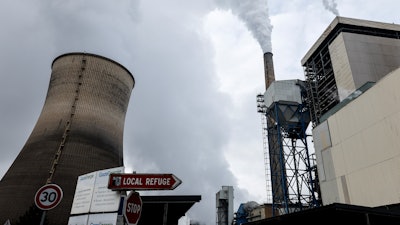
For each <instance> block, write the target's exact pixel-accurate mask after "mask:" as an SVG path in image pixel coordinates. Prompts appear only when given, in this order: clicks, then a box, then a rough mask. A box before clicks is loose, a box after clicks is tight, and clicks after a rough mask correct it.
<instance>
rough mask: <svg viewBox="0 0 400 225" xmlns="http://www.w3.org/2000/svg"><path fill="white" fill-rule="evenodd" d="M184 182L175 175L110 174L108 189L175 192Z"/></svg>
mask: <svg viewBox="0 0 400 225" xmlns="http://www.w3.org/2000/svg"><path fill="white" fill-rule="evenodd" d="M181 183H182V181H181V180H180V179H179V178H177V177H176V176H175V175H173V174H147V173H141V174H137V173H133V174H126V173H125V174H122V173H114V174H110V176H109V180H108V189H111V190H114V191H116V190H173V189H175V188H176V187H177V186H178V185H180V184H181Z"/></svg>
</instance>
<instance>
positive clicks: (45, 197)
mask: <svg viewBox="0 0 400 225" xmlns="http://www.w3.org/2000/svg"><path fill="white" fill-rule="evenodd" d="M62 197H63V191H62V189H61V188H60V186H58V185H56V184H46V185H44V186H42V187H41V188H39V190H38V191H37V192H36V194H35V204H36V206H37V207H38V208H39V209H41V210H50V209H53V208H54V207H56V206H57V205H58V204H59V203H60V202H61V199H62Z"/></svg>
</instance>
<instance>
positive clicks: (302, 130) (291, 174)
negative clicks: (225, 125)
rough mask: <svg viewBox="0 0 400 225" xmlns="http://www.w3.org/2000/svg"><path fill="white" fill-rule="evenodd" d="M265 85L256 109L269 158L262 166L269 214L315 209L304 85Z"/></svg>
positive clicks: (315, 183) (294, 82)
mask: <svg viewBox="0 0 400 225" xmlns="http://www.w3.org/2000/svg"><path fill="white" fill-rule="evenodd" d="M264 60H265V56H264ZM269 60H272V59H269ZM264 64H266V63H264ZM269 70H271V69H269ZM266 73H267V71H266ZM266 77H269V76H268V75H266ZM268 83H269V85H268V86H267V87H266V89H267V90H266V92H265V94H264V95H262V94H259V95H257V108H258V112H259V113H262V116H263V117H265V121H266V124H264V127H263V129H265V130H266V132H265V134H266V137H264V138H265V139H267V141H266V143H267V145H265V149H264V150H265V152H266V153H265V154H264V155H265V157H268V159H266V160H265V162H266V165H265V166H266V168H268V169H269V179H270V180H267V187H269V185H268V183H270V187H271V192H272V207H273V210H272V212H273V214H275V213H279V214H286V213H291V212H295V211H301V210H303V209H306V208H312V207H317V206H319V205H320V200H319V198H320V195H319V194H318V193H319V188H318V179H317V170H316V166H315V162H314V160H313V159H312V158H311V155H310V151H309V148H308V141H309V140H308V138H310V136H309V135H307V134H306V130H307V127H308V124H309V123H310V113H309V109H308V106H307V105H306V104H305V102H306V101H305V98H306V96H307V95H306V92H305V83H304V82H302V81H300V80H289V81H273V82H268ZM266 170H267V169H266Z"/></svg>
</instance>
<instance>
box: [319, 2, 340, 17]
mask: <svg viewBox="0 0 400 225" xmlns="http://www.w3.org/2000/svg"><path fill="white" fill-rule="evenodd" d="M322 2H323V3H324V6H325V9H327V10H329V11H331V12H332V13H333V14H335V15H336V16H339V11H338V9H337V3H336V2H335V0H322Z"/></svg>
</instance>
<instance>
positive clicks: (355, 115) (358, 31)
mask: <svg viewBox="0 0 400 225" xmlns="http://www.w3.org/2000/svg"><path fill="white" fill-rule="evenodd" d="M302 64H303V66H304V68H305V76H306V83H307V84H308V94H309V95H308V96H309V100H310V107H311V108H312V110H311V112H312V115H311V116H312V118H313V122H314V125H315V127H314V129H313V138H314V147H315V152H316V156H317V157H316V158H317V166H318V175H319V181H320V187H321V195H322V201H323V204H324V205H327V204H332V203H345V204H352V205H361V206H368V207H378V206H383V205H393V204H399V202H400V201H399V199H400V192H399V187H400V169H399V165H400V164H399V162H400V149H399V146H400V133H399V130H400V107H399V105H400V104H399V103H400V100H399V99H400V91H399V88H398V87H399V82H400V70H399V69H398V68H399V67H400V25H397V24H388V23H380V22H373V21H365V20H358V19H351V18H343V17H336V18H335V19H334V21H333V22H332V23H331V24H330V25H329V27H328V28H327V29H326V31H325V32H324V34H323V35H322V36H321V37H320V38H319V39H318V41H317V42H316V43H315V45H314V46H313V47H312V48H311V49H310V51H309V52H308V53H307V54H306V56H305V57H304V58H303V60H302Z"/></svg>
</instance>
